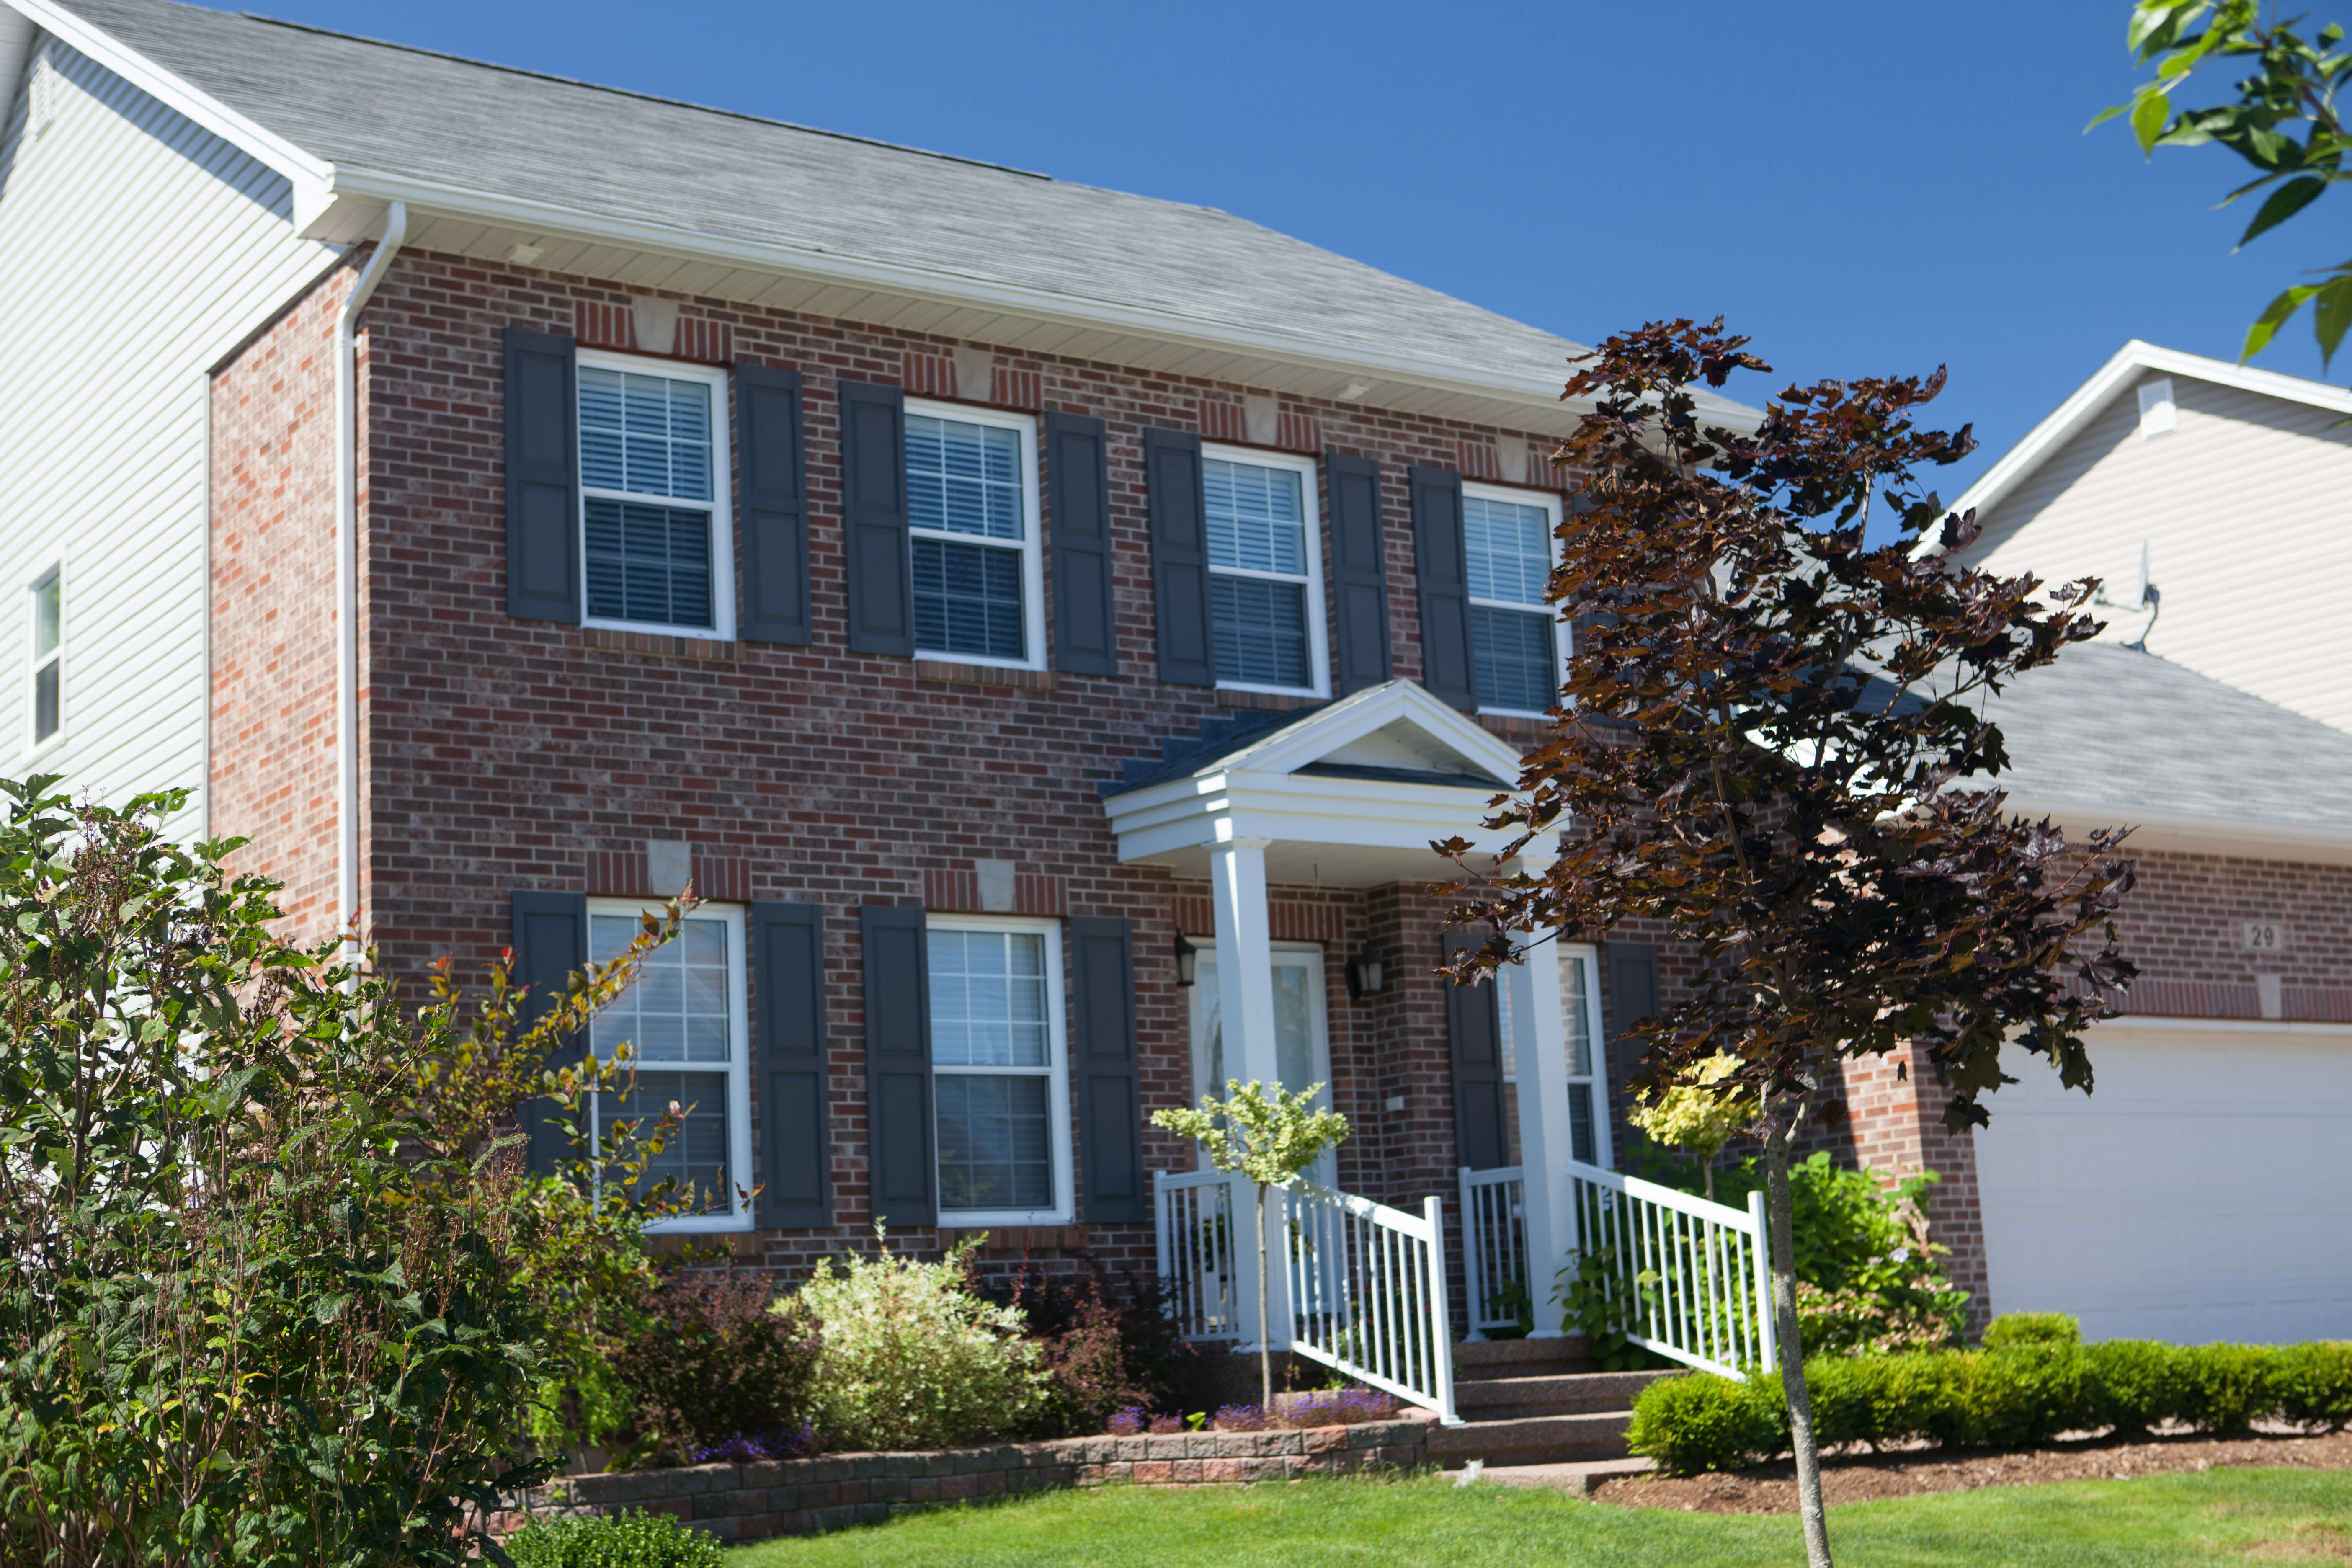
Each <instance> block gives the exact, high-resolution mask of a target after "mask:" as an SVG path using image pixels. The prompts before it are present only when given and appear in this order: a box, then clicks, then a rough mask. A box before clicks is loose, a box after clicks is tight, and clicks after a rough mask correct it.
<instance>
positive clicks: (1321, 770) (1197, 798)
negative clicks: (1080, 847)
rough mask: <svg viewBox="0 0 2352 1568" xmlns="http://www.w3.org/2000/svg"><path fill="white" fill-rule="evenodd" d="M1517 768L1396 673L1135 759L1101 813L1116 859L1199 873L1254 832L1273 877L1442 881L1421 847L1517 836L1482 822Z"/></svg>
mask: <svg viewBox="0 0 2352 1568" xmlns="http://www.w3.org/2000/svg"><path fill="white" fill-rule="evenodd" d="M1518 774H1519V752H1518V751H1517V748H1515V747H1513V746H1512V745H1511V744H1510V743H1509V742H1506V741H1503V740H1501V739H1499V738H1498V737H1496V736H1495V735H1493V734H1490V733H1489V732H1488V731H1486V729H1485V727H1484V726H1482V725H1480V724H1479V723H1478V722H1477V721H1475V720H1473V719H1470V718H1467V717H1465V715H1463V714H1461V713H1458V712H1456V711H1454V710H1453V709H1452V708H1450V707H1448V706H1446V705H1445V704H1444V702H1441V701H1439V700H1437V699H1436V698H1434V697H1432V696H1431V695H1430V694H1429V693H1428V692H1427V691H1425V690H1423V689H1422V688H1421V687H1420V686H1418V685H1416V684H1414V683H1413V682H1412V681H1409V680H1391V681H1387V682H1384V683H1383V684H1381V685H1379V686H1374V687H1370V688H1367V689H1364V690H1362V691H1359V692H1357V693H1355V694H1354V695H1353V696H1350V697H1345V698H1342V699H1340V700H1339V701H1337V702H1332V703H1328V704H1326V705H1324V706H1322V707H1319V708H1314V709H1309V710H1306V711H1304V712H1298V713H1288V714H1268V715H1265V716H1264V717H1263V718H1262V719H1261V718H1260V717H1258V716H1255V715H1253V716H1250V717H1248V718H1236V719H1234V720H1229V721H1212V722H1211V723H1209V724H1206V725H1203V726H1202V733H1201V735H1200V736H1199V737H1198V738H1197V739H1187V740H1183V741H1173V742H1169V743H1168V746H1167V749H1166V752H1165V754H1164V755H1163V757H1162V760H1161V761H1160V763H1156V764H1143V765H1141V766H1136V765H1134V764H1130V771H1129V777H1128V778H1127V780H1126V781H1125V782H1123V783H1121V784H1116V785H1113V786H1112V787H1111V790H1110V791H1109V793H1108V795H1107V798H1106V799H1105V800H1104V802H1103V809H1104V811H1105V813H1106V814H1107V815H1108V816H1109V817H1110V821H1111V827H1112V830H1113V831H1114V832H1115V833H1116V834H1117V835H1118V858H1120V859H1121V860H1122V861H1127V862H1129V863H1136V864H1145V865H1155V866H1167V867H1170V868H1172V869H1174V870H1176V871H1178V872H1179V873H1180V874H1183V875H1188V876H1198V877H1206V876H1207V875H1208V865H1209V851H1210V848H1211V847H1213V846H1214V845H1217V844H1225V843H1233V842H1235V841H1240V840H1255V841H1260V842H1263V843H1265V846H1266V848H1265V858H1266V877H1267V879H1269V880H1270V881H1276V882H1289V883H1317V884H1320V885H1322V886H1325V887H1343V888H1366V887H1378V886H1381V884H1384V883H1388V882H1397V881H1411V880H1414V879H1426V880H1430V881H1438V880H1443V879H1444V878H1445V877H1446V876H1447V875H1448V873H1449V868H1448V865H1447V863H1446V862H1445V861H1444V860H1442V859H1440V858H1438V857H1437V856H1436V855H1435V854H1434V853H1433V852H1432V850H1431V849H1430V847H1429V846H1430V843H1431V841H1432V840H1433V839H1445V838H1451V837H1454V836H1455V835H1456V834H1459V835H1460V836H1461V837H1464V838H1465V839H1467V840H1469V842H1470V843H1471V845H1472V846H1473V847H1474V849H1475V851H1476V852H1477V854H1478V855H1479V856H1483V857H1486V858H1488V859H1489V863H1491V857H1492V856H1493V855H1494V854H1495V852H1496V851H1497V850H1499V849H1500V848H1501V847H1503V846H1504V845H1506V844H1507V843H1508V842H1509V841H1510V839H1511V838H1512V837H1515V835H1512V834H1507V833H1498V832H1495V831H1492V830H1490V829H1488V828H1486V827H1484V826H1481V824H1482V822H1483V820H1484V818H1485V817H1486V814H1487V810H1488V803H1489V802H1491V801H1492V800H1493V799H1494V797H1495V796H1496V795H1500V794H1504V793H1506V792H1507V791H1508V790H1509V789H1510V788H1511V781H1513V780H1516V779H1517V777H1518ZM1476 863H1477V861H1476V859H1475V858H1474V860H1473V864H1474V865H1475V864H1476Z"/></svg>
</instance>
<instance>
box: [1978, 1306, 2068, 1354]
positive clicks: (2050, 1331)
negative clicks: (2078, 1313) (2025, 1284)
mask: <svg viewBox="0 0 2352 1568" xmlns="http://www.w3.org/2000/svg"><path fill="white" fill-rule="evenodd" d="M2082 1342H2083V1324H2082V1321H2081V1320H2080V1319H2078V1318H2075V1317H2074V1316H2073V1315H2071V1314H2069V1313H2066V1312H2003V1313H2002V1314H2000V1316H1999V1317H1997V1318H1995V1319H1994V1320H1993V1321H1991V1322H1990V1323H1987V1324H1986V1325H1985V1331H1984V1348H1985V1349H1987V1350H1989V1351H1997V1350H2003V1349H2006V1348H2007V1347H2009V1346H2011V1345H2078V1344H2081V1343H2082Z"/></svg>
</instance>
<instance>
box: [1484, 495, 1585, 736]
mask: <svg viewBox="0 0 2352 1568" xmlns="http://www.w3.org/2000/svg"><path fill="white" fill-rule="evenodd" d="M1558 528H1559V500H1557V499H1556V498H1552V497H1547V496H1540V495H1532V494H1530V493H1528V491H1526V490H1505V489H1486V488H1484V487H1481V486H1475V485H1464V486H1463V487H1462V543H1463V553H1464V555H1465V557H1466V560H1467V564H1468V566H1469V569H1470V579H1469V588H1470V655H1471V663H1472V667H1473V669H1474V671H1475V673H1474V676H1473V679H1475V682H1476V685H1477V691H1478V710H1479V711H1480V712H1482V713H1512V714H1519V715H1523V716H1531V717H1536V718H1540V717H1542V716H1543V714H1544V713H1545V712H1546V711H1548V710H1549V709H1550V708H1551V707H1552V706H1553V705H1554V704H1556V703H1557V702H1559V687H1560V682H1561V680H1562V679H1565V678H1566V675H1567V670H1566V663H1567V658H1568V639H1567V637H1566V635H1565V633H1566V630H1567V628H1566V626H1564V625H1563V624H1562V623H1561V621H1560V618H1559V613H1558V610H1557V608H1556V607H1555V606H1554V605H1549V604H1546V603H1545V602H1544V589H1545V587H1546V586H1547V584H1549V582H1550V580H1551V568H1552V560H1553V546H1554V542H1555V541H1554V531H1555V530H1556V529H1558Z"/></svg>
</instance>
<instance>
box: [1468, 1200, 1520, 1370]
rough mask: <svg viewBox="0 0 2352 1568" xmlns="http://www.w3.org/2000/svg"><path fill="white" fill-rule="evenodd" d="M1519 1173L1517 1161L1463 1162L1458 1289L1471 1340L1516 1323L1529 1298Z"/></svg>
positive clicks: (1516, 1324)
mask: <svg viewBox="0 0 2352 1568" xmlns="http://www.w3.org/2000/svg"><path fill="white" fill-rule="evenodd" d="M1521 1176H1522V1172H1521V1169H1520V1167H1518V1166H1517V1165H1502V1166H1497V1167H1496V1169H1494V1170H1491V1171H1474V1170H1472V1169H1471V1168H1470V1167H1469V1166H1467V1165H1465V1166H1463V1167H1462V1289H1463V1291H1464V1293H1465V1294H1466V1295H1467V1296H1468V1297H1469V1298H1470V1299H1469V1300H1467V1301H1465V1302H1464V1303H1463V1315H1464V1316H1465V1318H1467V1319H1468V1321H1469V1323H1470V1337H1471V1338H1472V1339H1474V1340H1483V1339H1485V1338H1486V1331H1487V1330H1489V1329H1514V1328H1517V1327H1518V1326H1519V1322H1520V1315H1519V1314H1520V1308H1521V1306H1522V1305H1523V1304H1526V1303H1528V1301H1529V1300H1531V1299H1530V1297H1529V1296H1528V1226H1527V1215H1526V1211H1525V1194H1526V1189H1525V1188H1524V1187H1523V1186H1522V1185H1521Z"/></svg>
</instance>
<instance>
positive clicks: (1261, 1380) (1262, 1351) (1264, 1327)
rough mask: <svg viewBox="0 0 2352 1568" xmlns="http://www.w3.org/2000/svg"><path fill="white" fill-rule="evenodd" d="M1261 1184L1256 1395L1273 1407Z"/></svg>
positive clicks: (1262, 1189)
mask: <svg viewBox="0 0 2352 1568" xmlns="http://www.w3.org/2000/svg"><path fill="white" fill-rule="evenodd" d="M1265 1297H1266V1290H1265V1183H1263V1182H1260V1183H1259V1184H1257V1398H1258V1408H1259V1409H1261V1410H1272V1409H1273V1408H1274V1325H1273V1324H1272V1323H1270V1322H1268V1321H1266V1316H1265Z"/></svg>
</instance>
